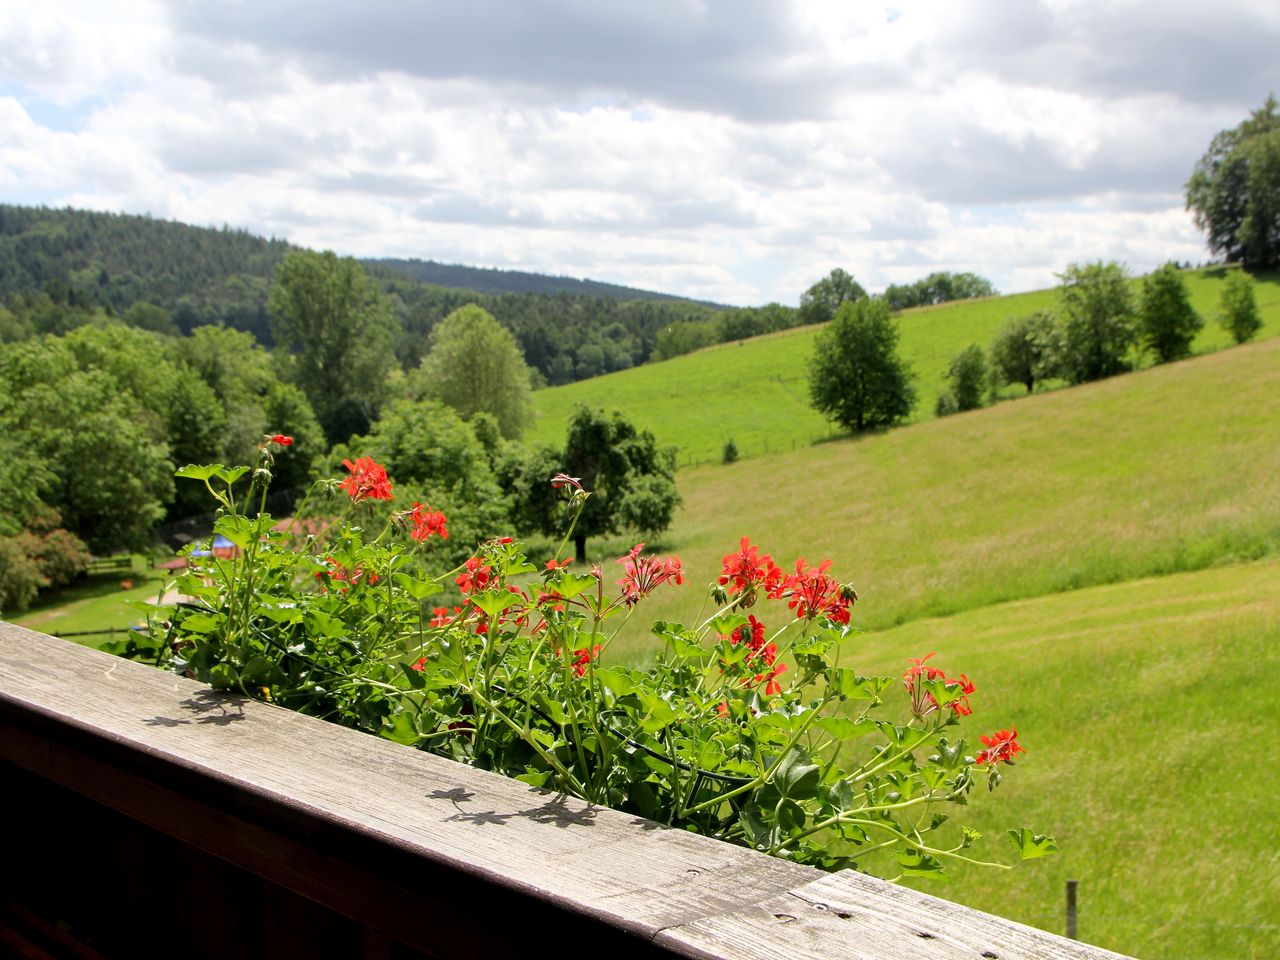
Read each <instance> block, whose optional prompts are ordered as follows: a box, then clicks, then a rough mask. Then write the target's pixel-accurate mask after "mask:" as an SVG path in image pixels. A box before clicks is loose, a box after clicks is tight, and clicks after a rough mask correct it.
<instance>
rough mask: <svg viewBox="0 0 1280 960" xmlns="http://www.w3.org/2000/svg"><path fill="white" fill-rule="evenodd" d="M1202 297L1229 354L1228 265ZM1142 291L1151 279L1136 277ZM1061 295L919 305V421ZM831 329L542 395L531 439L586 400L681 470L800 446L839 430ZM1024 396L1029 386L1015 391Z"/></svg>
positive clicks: (1203, 339) (1261, 287)
mask: <svg viewBox="0 0 1280 960" xmlns="http://www.w3.org/2000/svg"><path fill="white" fill-rule="evenodd" d="M1185 276H1186V280H1187V286H1188V289H1189V291H1190V293H1191V299H1192V304H1193V305H1194V307H1195V308H1196V310H1197V311H1199V312H1200V314H1201V316H1203V317H1204V318H1205V321H1206V323H1205V327H1204V329H1203V330H1202V331H1201V332H1200V335H1199V336H1198V337H1197V338H1196V341H1195V344H1194V349H1195V350H1196V352H1198V353H1206V352H1210V351H1215V350H1220V349H1222V348H1223V347H1226V346H1228V345H1229V344H1230V338H1229V337H1228V335H1227V334H1226V333H1225V332H1224V331H1223V330H1222V328H1221V327H1219V326H1218V324H1217V322H1216V321H1215V320H1214V317H1215V315H1216V311H1217V305H1218V298H1219V296H1220V289H1221V285H1222V276H1223V271H1222V270H1220V269H1218V270H1201V271H1195V272H1189V273H1187V274H1186V275H1185ZM1133 285H1134V289H1135V292H1137V291H1138V290H1140V289H1141V281H1140V280H1139V279H1135V280H1134V281H1133ZM1257 300H1258V307H1259V310H1260V311H1261V313H1262V316H1263V320H1264V326H1263V329H1262V330H1261V331H1260V332H1259V334H1258V338H1259V339H1266V338H1269V337H1274V336H1277V335H1280V276H1277V275H1275V274H1272V275H1270V276H1269V277H1267V278H1266V279H1264V280H1260V281H1259V283H1258V288H1257ZM1056 302H1057V293H1056V292H1055V291H1053V290H1039V291H1035V292H1032V293H1020V294H1013V295H1011V296H1006V297H991V298H987V299H982V300H964V301H957V302H954V303H947V304H942V305H940V306H936V307H923V308H920V309H916V310H907V311H904V312H903V313H902V314H900V315H899V324H900V327H901V331H902V338H901V341H900V343H899V348H900V351H901V355H902V357H903V358H904V359H905V360H906V361H907V362H908V364H910V366H911V367H912V369H913V370H914V371H915V374H916V390H917V393H918V395H919V400H918V403H917V405H916V409H915V413H914V415H913V418H912V419H913V422H920V421H924V420H930V419H933V406H934V402H935V401H936V399H937V396H938V394H939V393H940V392H941V390H942V389H943V382H944V377H945V373H946V369H947V366H948V365H949V364H950V363H951V360H952V358H953V357H954V356H955V355H956V354H957V353H959V352H960V351H961V350H963V349H964V348H965V347H967V346H968V345H969V344H971V343H976V344H979V345H980V346H982V347H984V348H985V347H986V346H987V345H988V344H989V343H990V342H991V340H992V338H993V337H994V336H995V334H996V332H997V331H998V330H999V329H1000V327H1001V326H1003V325H1004V323H1005V321H1006V320H1008V319H1009V318H1010V317H1017V316H1023V315H1026V314H1028V313H1032V312H1034V311H1036V310H1047V309H1052V308H1053V307H1054V306H1055V304H1056ZM819 329H820V328H819V327H803V328H799V329H796V330H786V331H782V332H780V333H776V334H769V335H766V336H763V337H754V338H752V339H750V340H742V341H736V342H733V343H727V344H720V345H718V346H714V347H708V348H707V349H705V350H700V351H698V352H696V353H693V354H688V355H686V356H682V357H675V358H673V359H671V360H665V361H662V362H660V363H649V364H645V365H644V366H640V367H635V368H633V369H631V370H624V371H621V372H619V373H613V374H608V375H606V376H603V377H596V378H593V379H591V380H583V381H579V382H577V383H572V384H567V385H565V386H562V387H551V388H548V389H545V390H539V391H537V392H536V393H535V394H534V405H535V409H536V412H537V420H536V423H535V426H534V428H533V430H532V431H531V432H530V434H529V436H528V437H527V439H528V440H529V441H531V442H539V443H542V442H545V443H550V444H552V445H555V446H559V445H560V444H563V442H564V430H565V427H564V425H565V422H566V420H567V418H568V417H569V416H570V415H571V414H572V412H573V409H574V407H575V406H576V405H577V404H587V405H588V406H592V407H602V408H604V409H608V410H613V409H616V410H622V411H624V412H625V413H626V415H627V416H628V417H630V418H631V420H632V421H633V422H634V423H635V424H636V425H637V426H638V427H641V428H642V429H646V430H651V431H653V433H654V435H655V436H656V437H657V438H658V442H659V443H660V444H662V445H667V446H675V447H677V448H678V451H679V461H680V464H681V466H692V465H696V464H699V463H719V462H720V459H721V455H722V453H723V450H724V445H725V443H726V441H728V440H733V441H734V443H735V445H736V446H737V447H738V451H739V454H740V455H741V456H743V457H754V456H758V455H760V454H763V453H770V452H777V451H780V450H795V449H799V448H800V447H803V446H808V445H810V444H812V443H814V442H815V441H820V440H823V439H826V438H830V437H833V436H835V435H836V432H837V431H836V429H835V428H834V427H833V426H832V424H830V423H829V422H828V421H826V420H825V419H823V417H822V416H821V415H820V414H818V413H817V412H815V411H814V410H813V409H811V408H810V406H809V386H808V380H807V369H808V362H809V357H810V356H811V355H812V353H813V338H814V335H815V334H816V333H817V331H818V330H819ZM1005 393H1006V395H1007V396H1010V397H1017V396H1021V395H1023V394H1024V393H1025V388H1023V387H1021V386H1018V387H1012V388H1009V389H1007V390H1006V391H1005Z"/></svg>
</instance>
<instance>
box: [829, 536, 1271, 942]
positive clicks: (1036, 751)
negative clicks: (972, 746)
mask: <svg viewBox="0 0 1280 960" xmlns="http://www.w3.org/2000/svg"><path fill="white" fill-rule="evenodd" d="M933 650H936V651H938V655H937V657H935V658H934V659H935V660H937V661H938V662H939V663H941V664H942V665H944V666H946V667H949V668H951V669H952V670H954V671H957V672H959V671H964V672H965V673H967V674H968V675H969V676H970V677H971V678H973V680H974V682H975V684H976V685H977V693H976V695H975V697H974V700H973V705H974V709H975V713H974V716H973V717H972V718H970V719H971V720H973V721H976V724H975V727H976V728H977V730H980V731H987V730H991V729H1003V728H1006V727H1013V728H1016V729H1017V730H1018V733H1019V739H1020V740H1021V741H1023V742H1024V744H1025V746H1026V748H1027V753H1026V755H1025V757H1023V758H1021V759H1020V760H1019V761H1018V763H1017V764H1016V766H1015V768H1013V769H1011V770H1008V771H1007V776H1006V778H1005V781H1004V784H1003V785H1002V786H1001V787H1000V788H999V789H998V790H997V791H996V793H995V795H994V797H992V798H990V799H991V802H987V801H988V797H987V796H985V793H986V791H985V789H983V790H981V791H979V792H980V793H982V794H984V795H983V796H977V797H975V798H974V800H973V803H972V805H971V806H970V807H968V808H967V809H958V810H955V811H954V813H953V815H954V816H956V817H958V818H960V819H961V821H962V822H964V823H967V824H970V825H972V826H974V827H976V828H978V829H980V830H981V831H982V832H983V833H984V834H985V835H986V836H987V838H988V841H987V842H988V844H990V847H989V849H992V850H996V849H999V847H1000V846H1002V845H1004V840H1003V831H1004V829H1005V828H1007V827H1011V826H1015V827H1016V826H1022V825H1028V826H1033V827H1035V828H1036V829H1037V830H1042V831H1044V832H1047V833H1050V834H1053V835H1054V836H1055V837H1056V838H1057V840H1058V843H1059V847H1060V852H1059V853H1058V854H1057V855H1056V856H1053V857H1050V858H1048V859H1046V860H1038V861H1033V862H1031V863H1026V864H1023V865H1022V866H1020V867H1019V868H1018V869H1016V870H1013V871H1008V872H1006V871H996V870H984V869H978V868H971V869H968V870H966V871H965V872H964V873H963V875H962V876H960V877H958V878H957V879H956V881H955V882H953V883H951V884H936V883H935V884H929V883H928V882H927V881H919V882H917V883H916V884H915V885H917V886H919V888H920V889H923V890H925V891H927V892H930V893H934V894H937V895H938V896H943V897H947V898H950V899H956V900H959V901H961V902H963V903H967V904H969V905H970V906H974V907H978V908H980V909H983V910H991V911H994V912H996V913H999V914H1001V915H1003V916H1007V917H1010V918H1012V919H1014V920H1019V921H1022V922H1023V923H1028V924H1031V925H1033V926H1039V927H1043V928H1045V929H1047V930H1052V931H1054V932H1056V933H1062V932H1063V929H1064V927H1063V923H1064V921H1063V908H1064V884H1065V881H1066V880H1067V879H1073V880H1078V881H1079V882H1080V887H1079V896H1080V927H1079V931H1080V937H1081V939H1084V940H1087V941H1089V942H1091V943H1095V944H1098V945H1100V946H1104V947H1108V948H1110V949H1112V950H1118V951H1121V952H1124V953H1128V954H1132V955H1133V956H1137V957H1146V958H1152V960H1155V958H1168V960H1186V958H1192V957H1198V958H1205V960H1244V958H1257V960H1262V958H1269V957H1275V956H1280V925H1278V924H1277V923H1276V918H1277V917H1280V870H1277V863H1276V856H1277V854H1276V851H1278V850H1280V817H1277V816H1276V799H1275V798H1276V796H1277V794H1278V793H1280V770H1278V768H1277V766H1276V764H1274V763H1272V762H1270V761H1268V760H1267V759H1266V751H1267V750H1269V749H1270V747H1271V744H1273V743H1274V742H1275V741H1276V738H1277V736H1280V702H1277V699H1276V697H1275V695H1274V693H1273V691H1272V689H1271V683H1272V679H1271V678H1273V677H1274V676H1275V675H1276V672H1277V671H1278V670H1280V561H1275V560H1272V561H1265V562H1261V563H1250V564H1237V565H1234V566H1229V567H1221V568H1217V569H1213V570H1204V571H1200V572H1197V573H1189V574H1177V575H1174V576H1169V577H1159V578H1154V579H1147V580H1139V581H1134V582H1129V583H1123V584H1116V585H1111V586H1103V587H1093V588H1090V589H1087V590H1077V591H1073V592H1071V593H1066V594H1059V595H1056V596H1049V597H1038V598H1035V599H1031V600H1022V601H1016V602H1013V603H1006V604H1000V605H997V606H991V607H985V608H983V609H981V610H973V611H969V612H967V613H962V614H959V615H956V616H953V617H947V618H944V619H927V620H918V621H915V622H914V623H910V624H907V625H905V626H902V627H899V628H897V629H894V630H888V631H885V632H882V633H875V634H870V635H868V636H866V637H864V638H863V641H862V650H861V651H860V652H858V653H857V654H855V655H853V656H850V657H848V658H847V659H848V662H849V665H850V666H856V667H857V668H858V669H859V671H860V672H863V671H866V672H885V673H888V674H890V675H896V674H898V673H901V672H902V670H903V669H904V668H905V666H906V662H907V658H908V657H920V656H923V655H924V654H926V653H929V652H930V651H933ZM1005 862H1009V861H1008V860H1007V859H1006V861H1005Z"/></svg>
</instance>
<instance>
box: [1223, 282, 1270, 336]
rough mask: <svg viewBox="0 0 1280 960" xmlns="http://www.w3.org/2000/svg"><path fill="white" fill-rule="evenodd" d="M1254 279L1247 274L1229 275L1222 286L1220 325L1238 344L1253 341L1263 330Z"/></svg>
mask: <svg viewBox="0 0 1280 960" xmlns="http://www.w3.org/2000/svg"><path fill="white" fill-rule="evenodd" d="M1253 286H1254V283H1253V277H1251V276H1249V275H1248V274H1247V273H1243V272H1240V273H1231V274H1228V276H1227V279H1226V282H1225V283H1223V285H1222V299H1221V301H1219V308H1218V310H1219V312H1218V323H1220V324H1221V325H1222V328H1223V329H1224V330H1226V331H1227V332H1228V333H1230V334H1231V336H1232V338H1233V339H1234V340H1235V342H1236V343H1246V342H1248V341H1249V340H1252V339H1253V337H1254V334H1256V333H1257V332H1258V331H1259V330H1261V329H1262V317H1261V316H1259V315H1258V302H1257V300H1255V299H1254V296H1253Z"/></svg>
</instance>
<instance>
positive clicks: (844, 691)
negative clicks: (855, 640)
mask: <svg viewBox="0 0 1280 960" xmlns="http://www.w3.org/2000/svg"><path fill="white" fill-rule="evenodd" d="M892 683H893V678H892V677H862V676H858V675H857V674H855V673H854V672H853V671H852V670H849V669H848V668H846V667H841V668H840V669H839V670H837V671H836V672H835V676H833V677H832V679H831V685H832V686H833V687H835V689H836V692H837V693H839V694H840V696H841V697H843V698H847V699H850V700H876V699H878V698H879V696H880V694H881V693H883V692H884V690H885V689H886V688H888V686H889V685H890V684H892Z"/></svg>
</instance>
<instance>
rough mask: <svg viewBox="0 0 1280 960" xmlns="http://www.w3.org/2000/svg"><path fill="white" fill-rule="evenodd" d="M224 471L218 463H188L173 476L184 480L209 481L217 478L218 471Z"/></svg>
mask: <svg viewBox="0 0 1280 960" xmlns="http://www.w3.org/2000/svg"><path fill="white" fill-rule="evenodd" d="M225 469H226V468H225V467H224V466H223V465H222V464H220V463H205V464H197V463H188V464H187V465H186V466H185V467H179V468H178V469H177V470H175V471H174V472H173V475H174V476H175V477H181V478H182V479H184V480H210V479H212V478H213V477H215V476H217V474H218V471H219V470H225Z"/></svg>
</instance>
